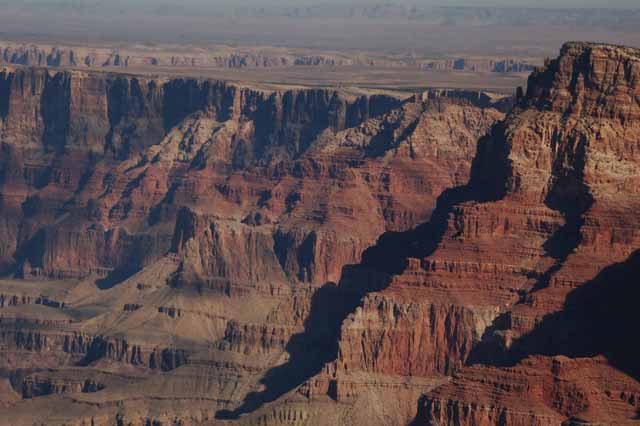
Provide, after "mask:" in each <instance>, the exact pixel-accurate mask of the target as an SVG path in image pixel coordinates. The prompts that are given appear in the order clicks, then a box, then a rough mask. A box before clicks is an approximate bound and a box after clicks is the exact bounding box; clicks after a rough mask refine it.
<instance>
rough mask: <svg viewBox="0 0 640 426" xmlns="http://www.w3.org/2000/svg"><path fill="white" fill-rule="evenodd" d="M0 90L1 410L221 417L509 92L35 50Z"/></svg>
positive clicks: (118, 420)
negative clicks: (49, 65) (293, 85)
mask: <svg viewBox="0 0 640 426" xmlns="http://www.w3.org/2000/svg"><path fill="white" fill-rule="evenodd" d="M0 101H1V105H0V118H1V120H0V137H1V139H2V156H1V159H2V166H1V167H2V169H1V170H2V174H1V176H2V179H1V186H0V194H1V201H2V202H1V210H0V213H1V214H0V216H1V218H2V224H1V227H0V230H1V232H2V237H3V238H2V247H1V249H0V255H1V260H2V262H1V266H2V272H3V274H4V275H5V276H7V277H9V279H7V280H5V281H3V282H2V283H0V288H1V291H0V294H1V296H0V306H1V308H0V360H1V365H2V370H1V371H0V373H1V379H2V381H1V382H0V385H1V386H2V387H1V388H0V391H1V392H2V395H3V404H4V405H7V406H8V407H7V408H6V411H3V412H2V417H3V418H8V419H11V422H12V424H15V425H19V424H33V423H36V424H37V423H38V422H40V423H45V424H78V425H80V424H92V423H93V424H104V425H107V424H134V425H146V424H158V423H157V422H161V424H182V425H189V424H194V425H195V424H203V423H207V422H209V423H211V422H214V423H215V422H226V421H232V420H233V419H239V418H240V417H243V418H244V417H245V416H240V414H238V413H240V412H242V414H248V413H249V412H253V411H255V410H257V409H259V408H260V407H262V406H263V405H265V404H268V403H269V402H271V401H275V400H276V399H278V398H280V397H283V396H285V395H287V394H289V393H290V392H295V390H296V389H297V388H298V387H299V386H301V385H304V383H305V381H307V380H308V379H309V378H311V377H312V376H313V375H314V374H316V373H318V372H319V371H320V370H321V369H322V368H323V366H324V365H325V363H327V362H329V361H331V360H332V358H333V357H334V356H335V354H336V350H337V346H336V342H337V336H338V333H339V329H340V323H341V322H342V319H343V318H344V316H345V315H346V313H347V312H348V311H350V310H351V309H352V308H353V307H354V306H355V304H356V303H357V302H358V300H359V299H360V297H361V296H362V295H363V294H365V293H366V292H368V291H369V290H370V286H369V285H368V284H367V283H363V285H362V286H359V287H354V288H352V289H350V290H349V291H348V292H346V293H345V292H344V291H343V290H342V289H341V288H340V287H339V286H338V285H337V283H339V282H340V281H341V280H342V279H343V278H342V276H343V269H344V267H345V265H348V264H355V263H358V262H359V261H360V259H361V257H362V253H363V252H364V251H365V249H367V247H369V246H371V245H372V244H374V243H375V241H376V239H377V238H378V236H379V235H381V234H383V233H385V232H389V231H395V232H402V231H407V230H409V229H411V228H412V227H414V226H416V225H417V224H419V223H422V222H424V221H426V220H428V219H429V217H430V216H431V213H432V211H433V209H434V208H435V206H436V199H437V197H438V196H439V195H440V194H441V193H442V191H444V190H445V189H446V188H449V187H452V186H458V185H463V184H464V183H465V182H466V181H467V180H468V179H469V176H470V170H471V161H472V159H473V157H474V155H475V153H476V141H477V140H478V138H480V137H481V136H482V135H484V134H486V133H487V132H488V131H489V129H490V128H491V127H492V126H493V125H494V124H495V123H496V122H498V121H499V120H501V119H502V118H503V117H504V113H503V112H502V111H501V110H505V109H506V108H508V107H509V102H508V101H506V102H505V101H504V100H497V101H496V100H494V99H492V98H491V97H487V96H485V95H483V94H478V93H471V92H442V93H440V92H431V93H426V94H424V95H419V96H415V97H413V98H411V99H398V98H394V97H390V96H386V95H375V94H362V95H361V94H357V93H347V92H338V91H334V90H324V89H323V90H320V89H291V90H288V89H282V90H280V89H270V90H266V89H261V88H256V87H244V86H241V85H234V84H228V83H223V82H218V81H209V80H195V79H153V78H143V77H133V76H124V75H110V74H105V73H92V72H80V71H67V72H51V71H48V70H46V69H36V68H7V69H5V70H4V72H2V73H1V74H0ZM274 369H275V370H278V371H280V373H278V374H274V373H273V370H274ZM384 382H385V383H387V382H388V384H387V386H394V387H398V388H402V387H404V386H405V384H404V380H403V379H398V378H387V379H385V380H384ZM431 382H432V380H427V381H426V383H427V384H431ZM436 382H438V383H439V382H440V381H439V380H436ZM423 384H424V383H423V381H419V383H416V384H415V385H413V386H412V387H411V388H410V389H409V390H408V391H407V392H408V394H409V395H410V397H407V398H406V401H407V402H405V403H403V405H402V406H401V407H398V408H397V409H395V410H396V411H397V412H398V413H402V414H401V415H402V416H404V415H405V414H404V413H406V412H407V411H408V410H413V409H415V400H416V398H417V394H416V391H418V390H420V389H423V388H422V387H421V386H422V385H423ZM4 395H6V398H5V396H4ZM5 401H6V402H5ZM319 409H320V408H314V409H312V410H311V411H309V410H308V409H306V408H305V409H299V408H284V409H283V411H282V413H281V414H278V415H277V416H276V417H278V418H279V416H285V417H287V418H289V417H291V416H293V417H295V418H298V419H299V418H309V416H311V414H312V412H315V413H319V411H318V410H319ZM225 410H226V411H225ZM338 411H339V410H338ZM338 411H336V413H337V412H338ZM247 418H248V419H249V420H247V421H250V422H252V421H253V420H252V419H253V417H250V418H249V417H247ZM216 419H217V420H216ZM242 421H244V420H242ZM258 421H262V420H258ZM265 421H268V422H270V421H272V420H265ZM274 421H277V420H274ZM153 422H156V423H153Z"/></svg>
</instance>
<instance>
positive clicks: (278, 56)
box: [0, 43, 535, 73]
mask: <svg viewBox="0 0 640 426" xmlns="http://www.w3.org/2000/svg"><path fill="white" fill-rule="evenodd" d="M0 64H7V65H26V66H37V67H56V68H59V67H66V68H69V67H71V68H81V69H82V68H153V67H177V68H231V69H243V68H282V67H294V66H304V67H355V66H359V67H403V68H404V67H414V68H420V69H426V70H434V71H470V72H479V73H522V72H529V71H532V70H533V69H534V68H535V65H534V64H533V63H531V62H530V61H528V60H525V59H518V58H500V57H480V58H447V59H442V60H440V59H438V60H431V59H428V58H415V57H412V56H409V55H408V56H401V55H399V56H392V55H391V56H382V55H371V54H367V53H350V52H332V51H321V50H302V49H299V50H298V49H283V48H275V47H264V48H256V47H244V48H243V47H237V48H232V47H228V46H222V45H220V46H213V47H210V48H188V47H183V48H182V49H177V48H176V47H175V46H164V47H163V46H159V47H155V48H147V49H145V48H142V47H138V48H135V47H133V48H119V47H112V48H111V47H97V46H95V47H85V46H63V45H52V46H48V45H35V44H30V45H25V44H20V43H5V45H4V46H2V45H0Z"/></svg>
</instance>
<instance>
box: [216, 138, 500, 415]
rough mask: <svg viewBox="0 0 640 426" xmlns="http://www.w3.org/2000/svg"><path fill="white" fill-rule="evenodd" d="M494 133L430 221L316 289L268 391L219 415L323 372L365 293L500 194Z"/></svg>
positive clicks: (269, 377) (387, 237) (383, 242)
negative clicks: (453, 216)
mask: <svg viewBox="0 0 640 426" xmlns="http://www.w3.org/2000/svg"><path fill="white" fill-rule="evenodd" d="M493 132H494V134H493V137H491V136H487V137H484V138H482V139H481V140H480V141H479V142H478V154H477V155H476V158H475V159H474V161H473V164H472V173H471V176H472V177H471V180H470V182H469V184H468V185H465V186H461V187H455V188H451V189H448V190H446V191H444V192H443V193H442V194H441V195H440V197H439V198H438V201H437V205H436V208H435V210H434V211H433V213H432V215H431V219H430V221H429V222H426V223H424V224H422V225H419V226H418V227H416V228H414V229H412V230H409V231H406V232H387V233H385V234H383V235H382V236H381V237H380V238H379V239H378V241H377V243H376V244H375V245H374V246H371V247H369V248H368V249H367V250H365V252H364V253H363V255H362V260H361V262H360V263H359V264H357V265H347V266H345V267H344V268H343V270H342V276H341V279H340V283H339V285H337V286H336V285H335V284H332V283H330V284H327V285H325V286H324V287H322V288H320V289H319V290H317V291H316V293H315V295H314V297H313V302H312V309H311V313H310V315H309V318H308V319H307V320H306V322H305V330H304V332H303V333H301V334H298V335H295V336H293V337H292V338H291V339H290V341H289V343H288V345H287V348H286V349H287V351H288V353H289V356H290V358H289V361H288V362H286V363H285V364H283V365H281V366H278V367H275V368H272V369H271V370H269V371H268V372H267V373H266V374H265V375H264V377H263V379H261V381H260V384H261V385H263V386H264V390H262V391H260V392H253V393H250V394H248V395H247V396H246V397H245V399H244V401H243V403H242V404H241V405H240V406H239V407H237V408H236V409H234V410H221V411H218V412H217V413H216V417H217V418H219V419H238V418H239V417H240V416H242V415H243V414H249V413H252V412H254V411H256V410H258V409H259V408H261V407H262V406H263V405H265V404H267V403H270V402H273V401H275V400H277V399H278V398H279V397H281V396H282V395H284V394H286V393H287V392H290V391H292V390H293V389H295V388H297V387H298V386H300V385H302V384H303V383H304V382H306V381H307V380H308V379H310V378H311V377H313V376H314V375H316V374H317V373H319V372H320V371H321V370H322V368H323V367H324V366H325V364H327V363H328V362H331V361H334V360H335V359H336V358H337V356H338V344H339V340H340V329H341V325H342V323H343V321H344V320H345V319H346V318H347V317H348V316H349V315H350V314H352V313H353V312H355V310H356V308H357V307H358V306H359V305H360V303H361V300H362V298H363V297H364V296H366V295H367V294H369V293H372V292H376V291H380V290H383V289H385V288H386V287H388V286H389V285H390V283H391V278H392V277H393V275H396V274H400V273H402V271H403V270H404V268H405V266H406V265H405V263H406V259H407V258H424V257H427V256H429V255H431V254H432V253H433V251H434V250H435V249H436V248H437V247H438V244H439V243H440V242H441V241H442V238H443V236H444V234H445V232H446V230H447V223H448V217H449V214H450V212H451V211H452V208H453V207H454V206H455V205H457V204H460V203H464V202H469V201H476V202H481V201H488V200H494V199H497V198H499V197H500V196H502V194H503V190H504V185H505V182H506V177H507V175H508V173H507V172H508V164H507V163H506V162H504V161H503V162H502V163H501V164H502V165H503V166H504V167H496V166H495V165H494V166H493V167H492V168H491V169H490V170H492V173H491V175H490V176H487V175H484V176H483V174H482V173H481V172H480V170H479V169H480V168H484V167H485V166H486V165H487V163H486V159H487V156H488V155H490V154H489V153H488V152H487V151H493V150H496V149H498V150H499V151H500V152H501V153H502V155H501V157H500V158H506V156H503V155H504V154H505V153H506V152H505V149H506V145H505V144H502V143H498V144H497V145H496V144H494V143H493V141H494V140H495V138H496V137H497V138H498V140H502V139H501V138H500V136H501V135H502V133H501V132H502V129H501V128H500V126H496V127H495V128H494V129H493ZM480 177H483V178H482V179H481V178H480Z"/></svg>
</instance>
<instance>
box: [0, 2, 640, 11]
mask: <svg viewBox="0 0 640 426" xmlns="http://www.w3.org/2000/svg"><path fill="white" fill-rule="evenodd" d="M28 3H31V4H33V3H40V4H60V3H73V4H96V3H101V4H102V5H109V6H111V7H113V6H115V5H117V6H116V7H125V8H126V7H131V6H133V5H135V6H142V5H144V6H159V5H163V4H164V5H172V6H186V7H199V8H206V9H210V8H212V7H221V6H222V7H225V8H234V7H239V6H258V7H269V6H289V7H291V6H293V7H295V6H308V5H310V4H313V5H317V4H339V5H347V4H359V5H362V4H381V3H395V4H403V5H416V6H432V5H438V6H511V7H536V8H537V7H544V8H549V7H551V8H556V7H566V8H585V7H589V8H591V7H601V8H634V9H638V8H640V0H351V1H350V0H0V4H12V5H24V4H28Z"/></svg>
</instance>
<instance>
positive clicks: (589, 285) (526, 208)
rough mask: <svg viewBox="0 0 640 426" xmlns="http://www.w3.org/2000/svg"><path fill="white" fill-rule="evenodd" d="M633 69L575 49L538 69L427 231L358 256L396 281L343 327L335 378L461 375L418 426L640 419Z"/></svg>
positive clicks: (627, 56)
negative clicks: (634, 322)
mask: <svg viewBox="0 0 640 426" xmlns="http://www.w3.org/2000/svg"><path fill="white" fill-rule="evenodd" d="M639 67H640V53H639V52H638V51H637V50H635V49H629V48H622V47H617V46H607V45H604V46H603V45H591V44H583V43H569V44H567V45H565V46H564V47H563V49H562V52H561V55H560V57H559V58H558V59H556V60H554V61H550V62H549V63H548V64H547V66H546V68H545V69H543V70H540V71H538V72H535V73H534V74H533V75H532V77H531V78H530V80H529V86H528V91H527V95H526V96H525V97H524V98H522V99H521V100H520V102H519V104H518V105H516V107H515V108H514V110H513V111H512V112H511V113H510V114H509V115H508V117H507V118H506V120H505V121H504V122H503V123H501V124H499V125H498V126H496V127H494V129H493V132H492V134H491V135H490V136H489V137H488V138H486V139H484V140H481V141H480V142H479V145H478V154H477V156H476V158H475V160H474V166H473V170H472V173H471V179H470V181H469V183H468V184H467V185H464V186H461V187H459V188H455V189H452V190H450V191H448V192H445V193H444V195H443V196H441V197H440V200H439V203H438V207H437V208H436V211H435V212H434V215H433V216H432V219H431V222H429V223H427V224H425V225H421V226H419V227H418V228H416V229H415V230H414V231H410V232H408V233H404V234H395V235H387V236H384V237H383V238H381V239H380V240H379V242H378V244H377V246H376V247H374V248H373V249H371V250H370V251H369V252H368V253H365V257H364V259H365V262H364V263H363V264H361V265H360V266H359V268H361V269H364V270H374V271H378V272H377V273H379V274H380V273H382V274H383V276H384V274H391V276H390V278H388V284H387V287H386V288H385V289H383V290H380V291H377V292H375V293H372V294H370V295H368V296H366V297H365V299H364V301H363V303H362V304H361V305H360V307H359V308H358V309H357V310H356V311H355V313H353V314H352V315H351V316H350V317H349V319H348V320H347V321H345V323H344V324H343V329H342V333H341V338H340V352H339V356H338V358H337V361H336V363H335V365H336V367H335V368H336V371H335V372H333V373H330V374H332V375H334V377H335V378H336V380H338V381H339V380H340V371H344V372H347V371H348V372H350V373H351V374H353V372H354V370H355V371H357V372H363V373H367V374H371V373H375V374H403V375H409V374H412V375H424V376H429V375H434V374H446V375H453V382H452V383H451V384H449V385H445V386H443V387H440V388H437V389H436V390H434V391H432V392H428V393H426V395H425V396H424V398H423V399H422V402H421V405H420V407H421V409H420V413H419V416H418V418H417V419H416V424H425V425H436V424H439V425H442V424H446V425H453V424H455V425H525V424H526V425H530V424H539V425H560V424H573V423H576V422H580V421H582V422H586V423H587V424H633V423H634V421H637V417H636V416H637V408H636V407H635V406H634V404H633V403H631V404H628V403H627V402H625V403H624V404H622V405H620V404H618V399H617V396H619V395H620V394H622V393H624V395H625V396H626V395H628V394H631V395H634V394H635V392H637V390H638V389H640V388H639V386H640V385H639V384H638V375H637V369H636V368H635V367H634V362H633V361H631V359H632V357H633V356H634V355H633V354H635V351H634V350H631V353H629V352H628V351H625V350H624V349H622V347H624V346H625V345H624V343H623V342H624V341H628V339H630V338H631V337H630V336H631V335H632V334H633V333H632V331H631V329H630V328H628V327H627V326H626V325H625V324H627V322H628V321H629V319H627V318H630V317H629V315H630V312H631V311H632V310H633V308H630V307H629V304H628V302H625V300H628V299H634V297H635V296H634V295H635V294H636V293H637V292H636V291H635V290H634V288H633V284H632V281H630V279H629V278H625V277H630V276H632V275H633V273H632V272H631V271H632V270H634V268H635V267H636V265H637V255H635V254H633V253H634V251H635V250H636V249H637V248H638V241H637V238H636V234H637V229H636V228H637V225H636V222H637V221H636V218H635V214H634V213H632V212H634V211H636V210H637V208H638V206H637V197H636V196H635V193H636V190H635V189H634V188H635V187H634V186H633V184H632V182H635V180H636V174H635V173H634V172H632V170H633V168H634V167H635V166H634V165H633V164H637V161H638V159H637V158H636V157H637V156H636V154H635V148H634V147H635V146H636V144H637V138H638V133H637V122H638V121H637V120H638V119H637V117H638V116H637V110H638V105H639V104H638V100H637V96H638V93H639V88H638V77H637V76H638V72H640V71H639V70H640V68H639ZM614 152H615V153H616V154H614ZM628 185H631V186H628ZM622 188H625V189H624V190H623V189H622ZM622 194H624V195H622ZM623 229H624V230H623ZM622 235H625V237H624V238H622V237H621V236H622ZM390 253H394V254H393V255H390ZM609 265H613V266H611V267H610V266H609ZM361 274H362V272H361ZM349 284H351V282H350V281H349V280H347V281H346V282H344V283H343V285H349ZM351 285H353V284H351ZM602 304H604V305H606V306H607V308H603V307H602ZM614 306H615V307H614ZM624 312H627V313H624ZM442 323H445V324H446V325H445V326H444V327H442V326H440V325H439V324H442ZM614 323H615V324H616V325H614ZM416 324H419V326H417V327H412V326H411V325H416ZM613 330H617V331H615V332H614V331H613ZM439 350H442V351H443V352H438V351H439ZM533 355H535V356H537V357H533V358H530V357H531V356H533ZM598 355H604V356H606V358H601V357H598ZM325 374H326V373H325ZM596 383H597V384H596ZM618 388H619V389H618ZM596 389H597V390H601V389H604V390H603V391H602V393H599V392H597V391H596ZM612 395H616V396H615V397H612ZM623 399H624V400H625V401H627V398H623ZM632 399H633V398H632ZM604 407H608V408H604ZM634 419H635V420H634Z"/></svg>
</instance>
